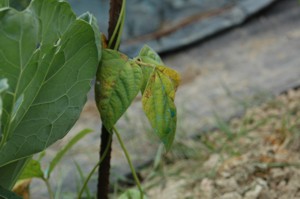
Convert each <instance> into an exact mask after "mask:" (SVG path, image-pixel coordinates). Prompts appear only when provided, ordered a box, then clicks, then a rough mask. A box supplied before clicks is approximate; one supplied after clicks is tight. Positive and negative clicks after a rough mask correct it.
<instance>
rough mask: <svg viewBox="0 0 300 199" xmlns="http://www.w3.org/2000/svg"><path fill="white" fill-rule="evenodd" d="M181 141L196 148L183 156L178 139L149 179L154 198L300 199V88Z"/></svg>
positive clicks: (146, 183)
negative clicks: (239, 116)
mask: <svg viewBox="0 0 300 199" xmlns="http://www.w3.org/2000/svg"><path fill="white" fill-rule="evenodd" d="M181 144H182V145H185V146H186V149H185V151H187V149H190V151H192V152H191V153H189V154H185V156H182V155H181V156H178V154H179V153H178V146H179V143H176V144H175V152H173V153H171V154H167V155H165V157H164V158H165V161H163V162H161V163H160V167H159V168H156V170H153V171H152V173H154V174H153V175H152V177H151V178H150V179H151V180H149V179H147V182H145V183H144V186H145V187H146V192H147V193H148V194H149V198H153V199H157V198H160V199H164V198H166V199H183V198H186V199H187V198H195V199H196V198H197V199H242V198H243V199H276V198H278V199H296V198H300V153H299V150H300V90H297V91H295V90H291V91H289V92H287V93H286V94H283V95H280V96H279V97H277V98H276V99H275V100H272V101H269V102H268V103H265V104H264V105H262V106H259V107H254V108H252V109H249V110H248V111H247V112H246V114H245V115H244V116H243V117H241V118H239V119H233V120H232V121H231V122H230V124H229V125H228V126H224V125H223V126H219V129H218V130H217V131H215V132H213V133H209V134H206V135H204V136H201V137H199V138H198V139H194V140H193V141H191V140H184V141H181ZM176 145H177V147H176ZM176 148H177V153H176ZM144 173H145V174H146V173H147V174H148V173H149V171H144ZM162 174H163V175H162ZM153 176H154V177H153ZM162 176H164V177H162ZM153 184H154V185H153Z"/></svg>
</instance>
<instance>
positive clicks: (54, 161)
mask: <svg viewBox="0 0 300 199" xmlns="http://www.w3.org/2000/svg"><path fill="white" fill-rule="evenodd" d="M91 132H93V130H91V129H84V130H82V131H80V132H79V133H78V134H77V135H76V136H75V137H73V138H72V139H71V140H70V141H69V142H68V144H67V145H66V146H64V148H63V149H62V150H60V151H59V152H58V153H57V154H56V155H55V157H54V158H53V159H52V160H51V162H50V166H49V170H48V172H47V178H48V177H49V176H50V174H51V172H52V171H53V169H54V168H55V166H56V165H57V164H58V163H59V161H60V160H61V159H62V158H63V157H64V155H65V154H66V153H67V152H68V151H69V150H70V149H71V148H72V147H73V146H74V145H75V144H76V143H77V142H78V141H79V140H81V139H82V138H83V137H84V136H86V135H87V134H89V133H91Z"/></svg>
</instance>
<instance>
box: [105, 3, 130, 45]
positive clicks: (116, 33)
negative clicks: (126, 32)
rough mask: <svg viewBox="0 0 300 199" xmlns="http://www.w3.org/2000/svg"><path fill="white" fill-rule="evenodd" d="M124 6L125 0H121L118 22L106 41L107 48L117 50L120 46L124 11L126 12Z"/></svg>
mask: <svg viewBox="0 0 300 199" xmlns="http://www.w3.org/2000/svg"><path fill="white" fill-rule="evenodd" d="M125 7H126V0H123V1H122V7H121V11H120V15H119V18H118V22H117V24H116V26H115V28H114V32H113V34H112V36H111V39H110V40H109V42H108V48H110V49H114V50H117V49H118V48H119V46H120V41H121V36H122V32H123V26H124V21H125V13H126V9H125ZM116 37H117V38H116ZM114 42H115V44H114Z"/></svg>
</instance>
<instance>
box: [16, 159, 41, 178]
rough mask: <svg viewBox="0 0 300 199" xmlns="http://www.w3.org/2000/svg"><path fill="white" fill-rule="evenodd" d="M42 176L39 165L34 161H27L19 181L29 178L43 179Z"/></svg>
mask: <svg viewBox="0 0 300 199" xmlns="http://www.w3.org/2000/svg"><path fill="white" fill-rule="evenodd" d="M43 177H44V174H43V171H42V169H41V164H40V163H39V162H38V161H37V160H34V159H31V160H29V162H28V163H27V165H26V167H25V169H24V170H23V172H22V174H21V176H20V177H19V180H24V179H30V178H41V179H42V178H43Z"/></svg>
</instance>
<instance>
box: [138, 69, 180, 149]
mask: <svg viewBox="0 0 300 199" xmlns="http://www.w3.org/2000/svg"><path fill="white" fill-rule="evenodd" d="M174 97H175V89H174V86H173V83H172V81H171V80H170V78H169V77H168V76H166V75H165V74H164V73H162V72H161V71H159V70H155V71H154V72H153V73H152V75H151V76H150V79H149V81H148V84H147V87H146V89H145V91H144V93H143V97H142V103H143V108H144V111H145V113H146V115H147V117H148V119H149V121H150V123H151V126H152V128H153V129H154V131H155V133H156V134H157V135H158V137H159V138H160V139H161V141H162V142H163V143H164V145H165V147H166V149H167V150H168V149H170V147H171V145H172V143H173V140H174V137H175V130H176V120H177V118H176V107H175V104H174Z"/></svg>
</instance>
